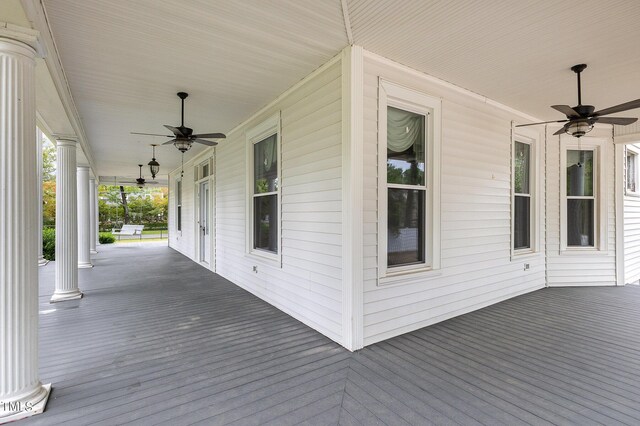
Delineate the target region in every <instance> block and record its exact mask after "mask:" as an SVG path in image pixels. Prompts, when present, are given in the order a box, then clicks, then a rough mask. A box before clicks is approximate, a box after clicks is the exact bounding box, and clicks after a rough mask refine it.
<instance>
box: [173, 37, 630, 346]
mask: <svg viewBox="0 0 640 426" xmlns="http://www.w3.org/2000/svg"><path fill="white" fill-rule="evenodd" d="M389 108H391V110H390V109H389ZM389 111H391V112H389ZM389 114H391V115H393V117H392V116H391V115H389ZM403 114H404V115H403ZM388 115H389V117H391V119H392V120H396V119H398V117H399V119H401V120H402V119H404V118H402V117H403V116H406V117H409V118H410V119H412V120H413V119H417V120H418V121H417V122H420V123H423V124H421V126H422V127H421V128H422V129H423V130H422V131H423V133H421V134H423V136H424V144H423V145H421V146H422V148H416V147H414V148H407V146H409V145H407V146H404V145H402V144H403V141H402V140H400V142H398V141H395V140H394V141H390V140H388V135H387V132H388V128H387V125H388V118H389V117H388ZM411 117H413V118H411ZM531 121H537V120H535V119H534V118H533V117H530V116H527V115H525V114H523V113H521V112H519V111H516V110H513V109H511V108H509V107H507V106H505V105H502V104H500V103H498V102H494V101H492V100H490V99H487V98H485V97H483V96H480V95H478V94H475V93H472V92H470V91H467V90H465V89H462V88H459V87H457V86H454V85H452V84H450V83H447V82H445V81H442V80H439V79H437V78H434V77H431V76H429V75H426V74H423V73H420V72H417V71H415V70H413V69H411V68H409V67H406V66H403V65H400V64H398V63H395V62H393V61H390V60H388V59H386V58H383V57H381V56H378V55H376V54H374V53H371V52H368V51H366V50H364V49H362V47H359V46H350V47H347V48H346V49H345V50H344V51H343V52H342V53H341V54H340V55H338V56H336V57H335V58H333V59H332V60H330V61H329V62H328V63H327V64H325V65H323V66H322V67H320V68H319V69H317V70H316V71H314V72H313V73H312V74H310V75H309V76H307V77H306V78H305V79H303V80H302V81H301V82H299V83H298V84H296V85H295V86H294V87H292V88H291V89H289V90H288V91H286V92H285V93H283V94H282V95H281V96H279V97H278V98H277V99H276V100H274V101H273V102H272V103H270V104H269V105H268V106H266V107H265V108H263V109H262V110H261V111H259V112H258V113H256V114H255V115H254V116H253V117H251V118H250V119H249V120H247V121H246V122H244V123H242V124H241V125H239V126H238V127H236V128H235V129H233V130H232V131H231V132H229V134H228V137H227V139H225V140H224V141H222V142H220V144H219V145H218V146H217V147H215V148H211V149H208V150H206V151H204V152H203V153H201V154H199V155H198V156H197V157H196V158H193V159H191V160H189V162H187V163H185V165H184V175H183V176H182V177H181V171H180V170H176V171H173V172H172V173H171V174H170V197H169V204H170V209H169V231H170V238H169V244H170V246H171V247H172V248H174V249H176V250H178V251H179V252H181V253H183V254H184V255H186V256H189V257H190V258H192V259H194V261H197V262H199V263H201V264H203V265H204V266H206V267H209V268H210V269H212V270H214V271H215V272H217V273H218V274H220V275H221V276H223V277H225V278H227V279H229V280H230V281H232V282H234V283H235V284H237V285H239V286H240V287H242V288H244V289H246V290H248V291H250V292H251V293H253V294H255V295H256V296H258V297H260V298H261V299H263V300H265V301H267V302H268V303H270V304H272V305H274V306H276V307H278V308H279V309H281V310H282V311H284V312H286V313H287V314H289V315H291V316H293V317H295V318H297V319H298V320H300V321H302V322H303V323H305V324H307V325H309V326H310V327H312V328H314V329H315V330H317V331H319V332H321V333H322V334H324V335H326V336H328V337H329V338H331V339H333V340H334V341H336V342H338V343H340V344H341V345H343V346H345V347H346V348H348V349H350V350H357V349H360V348H362V347H364V346H367V345H370V344H372V343H375V342H378V341H381V340H384V339H388V338H390V337H393V336H397V335H400V334H402V333H406V332H409V331H413V330H416V329H418V328H421V327H425V326H428V325H431V324H434V323H437V322H440V321H443V320H446V319H449V318H452V317H454V316H457V315H461V314H464V313H467V312H470V311H473V310H476V309H479V308H482V307H485V306H488V305H491V304H494V303H497V302H500V301H502V300H505V299H508V298H511V297H514V296H517V295H520V294H524V293H527V292H531V291H534V290H537V289H541V288H544V287H545V286H567V285H615V284H616V283H618V282H620V279H618V277H619V276H620V270H621V266H620V265H621V264H622V263H621V260H620V256H621V255H622V254H621V250H620V249H617V247H616V241H618V243H619V242H620V241H621V240H620V238H618V239H616V238H617V236H616V232H620V229H621V227H620V226H616V223H617V221H618V220H620V219H621V217H622V216H621V215H620V214H616V213H617V212H618V210H619V209H621V207H620V208H618V207H617V204H616V202H620V201H621V200H622V198H620V197H621V196H619V197H618V198H616V195H615V188H617V187H618V186H619V183H618V182H617V180H616V179H618V178H615V179H614V177H615V176H617V175H616V173H619V172H620V167H621V165H622V164H623V160H624V159H623V158H622V157H621V156H620V158H619V159H618V160H619V161H617V160H616V156H615V155H614V146H613V143H612V142H613V140H612V132H611V129H610V128H609V127H596V129H594V130H593V131H592V132H591V133H590V134H589V135H588V136H587V137H583V138H582V139H581V140H577V139H575V138H570V137H568V136H553V132H554V131H555V129H546V128H545V127H544V126H535V127H517V126H516V125H517V124H522V123H528V122H531ZM396 124H397V123H396ZM410 127H411V126H408V125H407V126H406V132H407V134H409V133H411V132H412V131H413V130H411V129H410ZM399 128H400V130H402V128H403V127H402V126H401V127H399ZM396 130H397V129H396ZM402 137H403V136H402V135H401V136H400V139H402ZM403 150H405V151H406V152H410V153H413V154H411V155H414V154H415V155H418V154H419V155H420V156H423V157H422V158H423V160H421V161H422V163H420V164H424V166H420V167H422V169H420V173H418V175H416V176H419V175H420V176H423V177H420V179H422V180H420V181H419V182H397V181H393V180H390V178H389V177H388V176H389V175H388V174H389V173H392V172H393V171H388V170H391V169H388V167H389V166H388V163H389V164H392V165H393V162H394V161H400V162H402V161H404V160H402V155H404V154H403V152H405V151H403ZM407 150H408V151H407ZM583 151H584V152H583ZM389 153H391V154H389ZM576 153H577V154H576ZM567 155H569V157H567ZM575 155H578V157H577V158H580V159H583V158H587V159H588V160H589V161H590V163H589V166H586V167H585V168H584V169H582V171H581V172H584V171H585V170H588V172H587V174H581V175H580V176H579V177H580V178H581V179H583V180H581V182H583V181H584V178H585V176H586V177H588V179H587V180H588V181H589V182H590V183H589V184H588V185H590V191H587V192H588V193H585V194H580V195H579V196H576V195H575V193H573V192H572V191H574V189H575V187H572V186H570V188H569V189H567V179H569V180H570V183H571V179H575V176H576V175H575V174H571V173H574V172H573V170H574V169H575V167H573V168H571V167H572V166H576V164H577V163H576V160H575V158H574V157H575ZM411 161H414V160H411ZM581 161H582V160H578V161H577V162H581ZM414 162H415V161H414ZM204 165H209V166H208V167H209V169H208V171H207V173H204V174H203V172H202V170H203V167H204ZM420 167H419V168H420ZM568 170H569V171H568ZM568 173H569V174H568ZM205 175H206V176H205ZM568 176H569V177H568ZM523 179H524V181H523ZM523 182H526V184H524V185H523ZM203 184H204V185H205V186H204V187H203V186H202V185H203ZM207 185H208V188H209V195H208V197H210V200H211V201H210V203H209V204H210V206H211V213H210V214H209V215H208V217H206V218H204V219H205V220H204V221H205V222H206V223H207V224H208V226H210V230H211V231H210V233H208V234H207V233H206V231H205V229H206V226H205V227H204V228H203V224H202V220H201V219H202V217H201V216H202V214H203V213H202V212H203V210H202V205H201V202H202V199H203V198H202V196H200V195H199V194H200V193H202V191H203V188H207ZM572 188H573V189H572ZM581 188H582V187H581ZM582 189H584V188H582ZM393 191H395V192H393ZM403 191H404V193H410V192H412V193H413V194H414V195H412V196H415V197H417V198H416V199H420V200H423V201H421V203H418V204H420V205H423V206H424V208H423V209H422V210H420V211H416V214H415V215H414V216H413V217H412V218H409V216H408V215H405V216H406V217H405V218H404V219H402V220H404V222H403V223H404V224H402V225H401V226H397V225H398V224H392V222H391V221H397V219H398V218H397V217H395V216H394V218H392V219H390V217H391V216H392V215H391V214H390V213H389V207H388V206H389V204H388V203H389V194H392V193H393V194H395V195H393V196H394V197H396V198H394V202H397V196H398V194H402V193H403ZM620 205H621V204H620ZM639 205H640V203H639ZM578 213H580V218H581V219H580V220H581V221H582V222H580V223H581V228H580V229H577V228H576V227H575V226H573V225H572V226H573V227H571V226H569V225H568V219H567V218H568V217H572V218H573V216H571V215H574V216H575V215H576V214H578ZM178 217H180V220H179V221H178ZM402 220H401V222H402ZM572 220H573V219H572ZM523 221H524V222H523ZM178 222H179V223H178ZM409 222H411V225H409V224H408V223H409ZM394 223H395V222H394ZM416 223H419V225H415V224H416ZM414 234H415V235H414ZM204 235H207V236H206V237H204ZM203 238H205V239H208V240H207V241H209V244H210V250H208V251H207V250H204V251H203V247H205V246H204V244H205V243H204V242H203ZM401 240H403V241H404V242H403V241H401ZM639 240H640V238H639ZM416 241H418V243H416ZM402 244H413V245H414V246H415V245H416V244H417V246H416V247H417V248H416V249H415V250H413V251H411V250H408V251H407V250H405V248H403V246H402ZM402 250H405V251H402ZM616 253H618V256H616ZM406 256H409V257H411V256H415V259H410V258H408V257H406ZM638 256H640V250H638ZM638 273H639V274H640V271H638Z"/></svg>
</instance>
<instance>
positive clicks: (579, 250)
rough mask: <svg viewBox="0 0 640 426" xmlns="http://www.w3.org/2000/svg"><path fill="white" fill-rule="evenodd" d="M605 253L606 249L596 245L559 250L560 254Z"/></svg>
mask: <svg viewBox="0 0 640 426" xmlns="http://www.w3.org/2000/svg"><path fill="white" fill-rule="evenodd" d="M604 254H607V250H602V249H600V248H598V247H571V248H569V247H567V248H564V249H561V250H560V255H561V256H584V255H587V256H595V255H604Z"/></svg>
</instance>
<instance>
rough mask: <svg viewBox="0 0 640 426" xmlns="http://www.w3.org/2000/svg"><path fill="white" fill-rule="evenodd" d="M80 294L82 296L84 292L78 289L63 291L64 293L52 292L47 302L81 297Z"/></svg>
mask: <svg viewBox="0 0 640 426" xmlns="http://www.w3.org/2000/svg"><path fill="white" fill-rule="evenodd" d="M82 296H84V294H82V292H81V291H80V290H74V291H69V292H65V293H53V296H51V300H50V301H49V303H56V302H65V301H67V300H75V299H82Z"/></svg>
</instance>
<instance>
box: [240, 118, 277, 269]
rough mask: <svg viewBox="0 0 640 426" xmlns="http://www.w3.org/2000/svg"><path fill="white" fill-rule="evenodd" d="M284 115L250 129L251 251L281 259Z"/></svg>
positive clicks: (248, 138)
mask: <svg viewBox="0 0 640 426" xmlns="http://www.w3.org/2000/svg"><path fill="white" fill-rule="evenodd" d="M279 130H280V114H276V115H274V116H273V117H271V118H270V119H268V120H267V121H265V122H264V123H262V124H261V125H259V126H257V127H256V128H254V129H252V130H251V131H250V132H247V140H248V143H249V152H248V155H249V159H250V161H249V164H251V168H252V173H251V174H250V176H251V178H250V183H249V185H250V191H249V193H250V194H251V199H250V206H249V208H250V211H251V215H250V216H251V217H250V224H249V235H250V241H249V251H250V252H251V253H254V254H257V255H261V256H266V257H269V258H272V259H279V254H280V237H279V236H280V161H279V158H280V131H279Z"/></svg>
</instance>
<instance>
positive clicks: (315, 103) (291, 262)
mask: <svg viewBox="0 0 640 426" xmlns="http://www.w3.org/2000/svg"><path fill="white" fill-rule="evenodd" d="M341 78H342V69H341V62H340V61H339V60H333V61H331V62H330V63H329V64H327V65H326V66H325V67H323V68H322V69H320V70H319V71H317V72H316V73H314V74H312V76H310V77H308V78H307V79H305V80H304V81H303V83H302V84H301V85H299V86H297V88H295V89H294V90H293V91H290V92H288V93H286V94H285V95H283V96H282V97H280V98H279V99H278V100H276V101H275V103H273V104H272V105H270V106H268V107H267V108H265V109H264V110H262V111H261V112H260V113H259V114H258V115H257V116H254V117H253V118H251V119H250V120H249V121H247V122H245V123H243V124H242V125H241V126H239V127H237V128H236V129H234V130H233V131H232V132H230V133H229V134H228V135H227V139H226V140H224V141H222V142H221V143H220V144H219V145H218V146H217V147H216V148H215V154H214V162H215V166H214V170H215V176H216V188H215V215H214V216H215V218H214V219H215V232H216V272H217V273H218V274H220V275H221V276H223V277H225V278H227V279H229V280H231V281H232V282H234V283H235V284H237V285H239V286H240V287H242V288H244V289H246V290H248V291H250V292H251V293H253V294H255V295H257V296H258V297H260V298H262V299H264V300H266V301H267V302H269V303H271V304H272V305H274V306H276V307H278V308H279V309H281V310H283V311H284V312H286V313H287V314H289V315H291V316H293V317H295V318H297V319H299V320H300V321H302V322H304V323H305V324H307V325H309V326H311V327H313V328H314V329H316V330H318V331H320V332H321V333H323V334H325V335H326V336H328V337H330V338H331V339H333V340H335V341H337V342H340V343H342V339H343V336H342V321H341V318H342V256H341V251H342V223H341V220H342V196H341V193H342V105H341V102H342V81H341ZM278 111H280V114H281V141H282V145H281V157H280V161H281V168H282V172H281V176H280V178H281V182H280V185H281V192H280V194H281V203H282V207H281V209H282V210H281V211H282V214H281V218H280V221H281V234H280V238H281V245H282V250H281V251H282V258H281V259H282V260H281V265H279V264H276V263H274V262H271V261H268V260H263V259H261V258H259V257H257V256H255V255H251V254H249V253H248V244H247V232H248V230H249V227H248V222H247V215H248V214H249V212H248V211H247V208H248V197H249V194H248V193H247V192H248V189H247V179H248V178H247V176H248V174H249V170H251V167H252V165H251V164H247V161H248V160H247V158H248V157H247V151H246V150H247V140H246V132H247V131H250V130H251V129H252V128H253V127H255V126H257V125H259V124H260V123H262V122H263V121H264V120H265V119H267V118H268V117H270V116H273V114H275V113H277V112H278ZM195 164H196V162H189V163H188V164H185V174H184V182H185V183H184V184H183V231H182V235H175V234H176V233H175V223H174V220H175V183H174V182H175V177H176V174H177V175H179V173H180V172H179V171H177V172H174V173H172V174H171V179H170V181H171V185H172V186H171V196H170V205H171V207H170V220H169V226H170V228H171V230H172V236H171V239H170V246H171V247H173V248H175V249H176V250H178V251H180V252H182V253H183V254H185V255H187V256H189V257H191V258H194V257H195V249H194V247H195V240H194V231H193V230H194V228H195V227H194V217H195V216H194V214H195V211H194V208H193V204H194V199H195V198H194V194H193V193H194V184H193V183H194V181H193V167H194V165H195ZM254 267H257V272H254Z"/></svg>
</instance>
